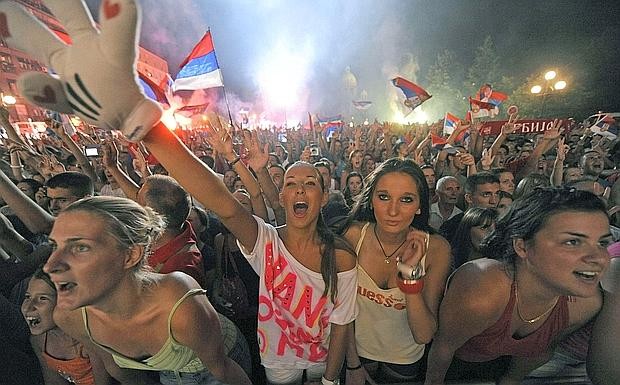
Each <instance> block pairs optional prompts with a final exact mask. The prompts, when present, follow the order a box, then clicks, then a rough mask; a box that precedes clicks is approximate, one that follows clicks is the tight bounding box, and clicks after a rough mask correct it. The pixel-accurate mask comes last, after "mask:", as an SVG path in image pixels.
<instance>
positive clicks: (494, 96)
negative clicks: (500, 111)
mask: <svg viewBox="0 0 620 385" xmlns="http://www.w3.org/2000/svg"><path fill="white" fill-rule="evenodd" d="M506 99H508V95H506V94H505V93H503V92H499V91H493V92H491V96H489V98H488V100H487V101H488V102H489V103H491V104H493V105H494V106H496V107H497V106H499V105H500V104H502V103H503V102H504V100H506Z"/></svg>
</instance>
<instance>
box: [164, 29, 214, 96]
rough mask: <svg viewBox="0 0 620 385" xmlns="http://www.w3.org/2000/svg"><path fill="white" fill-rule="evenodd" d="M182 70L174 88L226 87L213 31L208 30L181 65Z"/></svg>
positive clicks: (178, 89)
mask: <svg viewBox="0 0 620 385" xmlns="http://www.w3.org/2000/svg"><path fill="white" fill-rule="evenodd" d="M179 67H181V70H180V71H179V73H178V74H177V77H176V79H175V80H174V90H175V91H180V90H190V91H191V90H202V89H206V88H213V87H224V81H223V80H222V72H221V71H220V67H219V65H218V64H217V57H216V56H215V49H214V48H213V40H212V39H211V31H207V33H205V35H204V36H203V37H202V39H201V40H200V41H199V42H198V44H196V46H195V47H194V49H193V50H192V52H191V53H190V54H189V55H188V56H187V57H186V58H185V60H183V63H181V65H180V66H179Z"/></svg>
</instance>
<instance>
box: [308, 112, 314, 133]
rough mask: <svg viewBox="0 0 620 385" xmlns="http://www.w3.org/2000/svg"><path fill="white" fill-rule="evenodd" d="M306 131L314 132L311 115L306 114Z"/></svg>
mask: <svg viewBox="0 0 620 385" xmlns="http://www.w3.org/2000/svg"><path fill="white" fill-rule="evenodd" d="M308 130H314V122H312V115H311V114H310V113H309V112H308Z"/></svg>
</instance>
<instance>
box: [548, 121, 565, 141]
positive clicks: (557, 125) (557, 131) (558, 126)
mask: <svg viewBox="0 0 620 385" xmlns="http://www.w3.org/2000/svg"><path fill="white" fill-rule="evenodd" d="M562 132H564V129H563V128H562V120H558V119H554V120H553V124H552V125H551V128H549V129H548V130H547V131H545V132H544V134H543V138H545V139H547V140H555V139H557V138H559V137H560V135H562Z"/></svg>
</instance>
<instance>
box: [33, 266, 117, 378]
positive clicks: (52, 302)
mask: <svg viewBox="0 0 620 385" xmlns="http://www.w3.org/2000/svg"><path fill="white" fill-rule="evenodd" d="M55 307H56V286H55V285H54V283H52V281H51V280H50V277H49V275H47V274H46V273H44V272H43V270H42V269H38V270H37V271H35V273H34V274H33V276H32V278H30V281H29V282H28V289H27V291H26V296H25V298H24V302H23V303H22V309H21V310H22V314H23V315H24V318H25V319H26V322H27V323H28V327H29V328H30V333H31V337H30V343H31V345H32V348H33V350H34V352H35V354H36V355H37V358H38V359H39V362H40V363H41V369H42V372H43V378H44V381H45V384H46V385H50V384H80V385H95V384H97V385H99V384H107V383H109V381H110V380H111V378H110V376H109V375H108V373H107V372H106V370H105V368H104V366H103V363H102V362H101V360H100V359H99V357H98V356H97V355H96V354H94V353H93V352H91V351H86V349H85V348H84V345H82V344H81V343H79V342H78V341H76V340H74V339H73V338H71V337H70V336H69V335H67V334H65V333H64V332H63V331H62V330H61V329H60V328H59V327H58V326H56V323H55V322H54V319H53V316H52V315H53V312H54V308H55Z"/></svg>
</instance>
